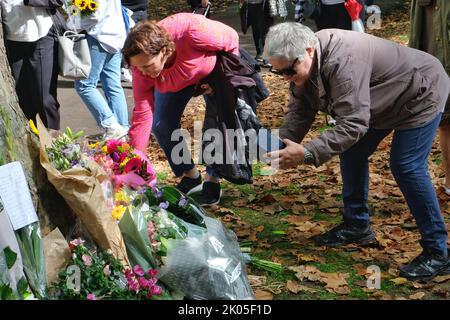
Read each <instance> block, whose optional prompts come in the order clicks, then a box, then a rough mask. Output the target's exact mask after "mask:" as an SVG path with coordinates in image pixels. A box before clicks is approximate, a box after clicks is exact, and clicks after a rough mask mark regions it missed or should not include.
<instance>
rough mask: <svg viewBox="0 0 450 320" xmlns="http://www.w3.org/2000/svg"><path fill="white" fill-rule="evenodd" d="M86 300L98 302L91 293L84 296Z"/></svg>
mask: <svg viewBox="0 0 450 320" xmlns="http://www.w3.org/2000/svg"><path fill="white" fill-rule="evenodd" d="M86 299H88V300H98V299H97V297H96V296H95V295H94V294H93V293H89V294H88V295H87V296H86Z"/></svg>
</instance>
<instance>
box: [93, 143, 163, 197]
mask: <svg viewBox="0 0 450 320" xmlns="http://www.w3.org/2000/svg"><path fill="white" fill-rule="evenodd" d="M88 154H89V155H90V156H91V157H92V159H94V161H95V162H97V163H98V164H99V165H100V166H102V167H103V169H104V170H105V171H106V172H107V173H108V174H109V175H110V176H111V177H112V180H113V183H114V184H115V186H116V189H119V188H120V187H122V186H123V185H126V186H128V187H130V188H133V189H138V188H140V187H143V186H148V187H151V188H153V187H155V185H156V173H155V170H154V169H153V167H152V165H151V164H150V161H149V160H148V159H147V157H146V155H145V154H143V153H142V152H141V151H139V150H137V149H134V148H133V147H131V146H130V145H129V144H128V143H127V142H121V141H119V140H108V141H106V142H104V143H99V142H97V143H94V144H91V145H89V151H88Z"/></svg>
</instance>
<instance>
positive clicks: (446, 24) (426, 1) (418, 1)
mask: <svg viewBox="0 0 450 320" xmlns="http://www.w3.org/2000/svg"><path fill="white" fill-rule="evenodd" d="M409 46H410V47H412V48H416V49H419V50H423V51H425V52H428V53H429V54H432V55H433V56H435V57H436V58H438V59H439V61H441V63H442V64H443V65H444V68H445V70H446V71H447V74H448V75H449V76H450V1H448V0H413V1H412V2H411V30H410V37H409ZM439 141H440V147H441V152H442V165H443V167H444V171H445V180H444V185H443V189H444V191H445V193H446V194H448V195H449V196H450V98H449V99H447V104H446V107H445V112H444V114H443V115H442V119H441V123H440V125H439Z"/></svg>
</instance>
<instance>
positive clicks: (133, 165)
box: [123, 158, 142, 173]
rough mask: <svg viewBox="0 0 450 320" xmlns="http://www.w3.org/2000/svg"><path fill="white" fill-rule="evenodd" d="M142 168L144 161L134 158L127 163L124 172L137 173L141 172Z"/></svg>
mask: <svg viewBox="0 0 450 320" xmlns="http://www.w3.org/2000/svg"><path fill="white" fill-rule="evenodd" d="M141 167H142V160H141V159H139V158H132V159H130V161H128V162H127V164H126V165H125V167H123V172H124V173H128V172H135V171H137V170H139V169H140V168H141Z"/></svg>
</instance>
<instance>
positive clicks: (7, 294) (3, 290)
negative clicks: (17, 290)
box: [0, 284, 16, 300]
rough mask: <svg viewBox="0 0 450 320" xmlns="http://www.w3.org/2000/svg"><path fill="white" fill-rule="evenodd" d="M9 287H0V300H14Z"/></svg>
mask: <svg viewBox="0 0 450 320" xmlns="http://www.w3.org/2000/svg"><path fill="white" fill-rule="evenodd" d="M15 298H16V297H15V296H14V293H13V291H12V289H11V287H10V286H9V285H7V284H4V285H1V286H0V300H15Z"/></svg>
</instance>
